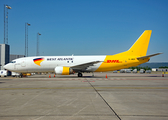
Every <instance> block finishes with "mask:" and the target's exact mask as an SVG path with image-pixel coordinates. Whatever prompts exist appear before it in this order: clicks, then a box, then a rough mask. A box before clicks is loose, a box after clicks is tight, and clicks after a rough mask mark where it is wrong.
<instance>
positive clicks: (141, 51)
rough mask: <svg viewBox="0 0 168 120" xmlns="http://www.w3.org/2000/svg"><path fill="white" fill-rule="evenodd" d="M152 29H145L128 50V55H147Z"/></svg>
mask: <svg viewBox="0 0 168 120" xmlns="http://www.w3.org/2000/svg"><path fill="white" fill-rule="evenodd" d="M151 33H152V30H145V31H144V32H143V33H142V35H141V36H140V37H139V38H138V39H137V41H136V42H135V43H134V44H133V45H132V47H131V48H130V49H129V50H128V51H127V54H128V55H132V56H146V53H147V50H148V45H149V41H150V37H151Z"/></svg>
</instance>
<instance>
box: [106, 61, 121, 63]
mask: <svg viewBox="0 0 168 120" xmlns="http://www.w3.org/2000/svg"><path fill="white" fill-rule="evenodd" d="M107 63H122V61H119V60H107Z"/></svg>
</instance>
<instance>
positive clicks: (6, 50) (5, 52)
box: [0, 44, 10, 70]
mask: <svg viewBox="0 0 168 120" xmlns="http://www.w3.org/2000/svg"><path fill="white" fill-rule="evenodd" d="M9 54H10V46H9V45H7V44H0V70H3V66H4V65H5V64H7V63H9Z"/></svg>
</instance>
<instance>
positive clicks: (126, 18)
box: [0, 0, 168, 62]
mask: <svg viewBox="0 0 168 120" xmlns="http://www.w3.org/2000/svg"><path fill="white" fill-rule="evenodd" d="M4 4H8V5H10V6H11V7H12V9H11V10H8V12H9V19H8V22H9V23H8V34H9V35H8V44H9V45H10V47H11V50H10V53H11V54H22V55H24V51H25V23H26V22H28V23H30V24H31V26H30V27H29V28H28V30H29V33H28V35H29V36H28V40H29V53H28V54H29V56H35V55H36V45H37V42H36V41H37V33H38V32H39V33H41V36H40V44H39V47H40V49H39V51H40V55H51V56H56V55H72V54H74V55H112V54H116V53H119V52H123V51H126V50H128V49H129V48H130V47H131V46H132V44H133V43H134V42H135V41H136V40H137V39H138V37H139V36H140V35H141V34H142V33H143V31H144V30H147V29H150V30H152V36H151V40H150V43H149V48H148V52H147V54H153V53H157V52H163V53H164V54H162V55H159V56H155V57H152V58H151V60H150V62H168V47H167V46H168V40H167V38H168V1H167V0H0V6H1V7H0V43H3V38H4Z"/></svg>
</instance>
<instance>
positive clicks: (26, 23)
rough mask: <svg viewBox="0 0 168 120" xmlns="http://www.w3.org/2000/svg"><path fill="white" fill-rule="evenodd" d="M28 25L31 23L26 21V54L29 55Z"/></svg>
mask: <svg viewBox="0 0 168 120" xmlns="http://www.w3.org/2000/svg"><path fill="white" fill-rule="evenodd" d="M28 26H30V24H29V23H25V56H28Z"/></svg>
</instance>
